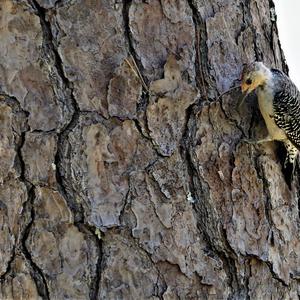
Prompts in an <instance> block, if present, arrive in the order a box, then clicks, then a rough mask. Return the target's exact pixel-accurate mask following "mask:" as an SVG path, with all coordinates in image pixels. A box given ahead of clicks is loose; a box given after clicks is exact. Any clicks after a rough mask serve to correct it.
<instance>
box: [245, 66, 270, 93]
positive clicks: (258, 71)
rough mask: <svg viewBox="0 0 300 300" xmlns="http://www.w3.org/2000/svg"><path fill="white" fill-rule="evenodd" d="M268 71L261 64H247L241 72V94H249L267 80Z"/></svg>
mask: <svg viewBox="0 0 300 300" xmlns="http://www.w3.org/2000/svg"><path fill="white" fill-rule="evenodd" d="M269 76H270V70H269V69H268V68H267V67H266V66H265V65H264V64H263V63H262V62H257V61H256V62H253V63H250V64H247V65H246V66H245V67H244V69H243V72H242V78H241V79H242V82H241V89H242V93H243V94H245V93H246V94H249V93H251V92H252V91H254V90H255V89H257V88H258V87H259V86H263V85H264V84H265V83H266V81H267V80H268V79H269Z"/></svg>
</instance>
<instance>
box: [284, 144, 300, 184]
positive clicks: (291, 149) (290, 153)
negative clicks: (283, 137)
mask: <svg viewBox="0 0 300 300" xmlns="http://www.w3.org/2000/svg"><path fill="white" fill-rule="evenodd" d="M284 145H285V148H286V151H287V154H286V158H285V162H284V169H285V171H286V172H287V173H289V176H290V179H289V180H288V181H290V183H289V184H291V182H292V180H293V175H294V172H295V166H296V161H297V156H298V153H299V150H298V149H297V148H296V147H295V146H294V145H293V144H292V143H291V142H290V141H286V142H285V143H284Z"/></svg>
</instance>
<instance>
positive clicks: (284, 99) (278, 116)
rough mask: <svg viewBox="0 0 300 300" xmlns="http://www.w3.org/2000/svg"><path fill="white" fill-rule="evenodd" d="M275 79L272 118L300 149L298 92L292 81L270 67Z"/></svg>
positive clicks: (299, 104)
mask: <svg viewBox="0 0 300 300" xmlns="http://www.w3.org/2000/svg"><path fill="white" fill-rule="evenodd" d="M272 73H273V76H276V80H275V84H276V87H275V90H276V91H275V94H274V99H273V108H274V120H275V123H276V125H277V126H278V127H279V128H281V129H282V130H283V131H284V132H285V134H286V135H287V137H288V138H289V140H290V141H291V142H292V143H293V144H294V146H295V147H296V148H298V149H299V150H300V93H299V91H298V89H297V87H296V86H295V85H294V83H293V82H292V81H291V80H290V78H289V77H287V76H286V75H285V74H283V73H282V72H281V71H279V70H274V69H272Z"/></svg>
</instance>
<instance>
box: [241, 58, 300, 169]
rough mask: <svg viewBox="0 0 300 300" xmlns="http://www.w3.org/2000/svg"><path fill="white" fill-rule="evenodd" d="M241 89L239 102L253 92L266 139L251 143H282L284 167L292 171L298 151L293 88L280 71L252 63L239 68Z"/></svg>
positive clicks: (299, 128)
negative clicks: (290, 165)
mask: <svg viewBox="0 0 300 300" xmlns="http://www.w3.org/2000/svg"><path fill="white" fill-rule="evenodd" d="M241 90H242V93H243V94H244V97H243V99H242V101H243V100H244V99H245V98H246V96H247V95H248V94H249V93H251V92H252V91H256V94H257V98H258V104H259V109H260V112H261V114H262V116H263V118H264V120H265V123H266V126H267V129H268V136H267V137H265V138H264V139H261V140H258V141H255V142H254V143H263V142H270V141H281V142H283V143H284V145H285V148H286V150H287V156H286V159H285V164H284V166H285V167H286V165H287V163H288V162H290V163H291V164H292V166H293V171H294V168H295V162H296V158H297V155H298V152H299V150H300V93H299V91H298V89H297V87H296V86H295V84H294V83H293V82H292V81H291V79H290V78H289V77H288V76H286V75H285V74H284V73H283V72H281V71H280V70H277V69H269V68H268V67H266V66H265V65H264V64H263V63H262V62H253V63H250V64H248V65H246V66H245V67H244V69H243V72H242V78H241ZM242 101H241V103H240V105H241V104H242Z"/></svg>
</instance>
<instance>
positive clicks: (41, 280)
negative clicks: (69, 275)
mask: <svg viewBox="0 0 300 300" xmlns="http://www.w3.org/2000/svg"><path fill="white" fill-rule="evenodd" d="M34 199H35V187H32V188H31V189H30V190H29V192H28V203H27V207H28V209H29V210H30V221H29V223H28V224H27V226H26V228H25V230H24V233H23V235H22V241H21V244H22V252H23V254H24V256H25V258H26V259H27V261H28V262H29V264H30V266H31V268H32V272H31V276H32V278H33V279H34V281H35V283H36V286H37V290H38V293H39V295H40V296H41V297H42V298H43V299H46V300H50V294H49V290H48V285H47V279H46V277H45V275H44V273H43V271H42V270H41V268H39V267H38V265H37V264H36V263H35V262H34V261H33V259H32V256H31V253H30V251H29V250H28V249H27V246H26V241H27V239H28V236H29V234H30V230H31V228H32V225H33V223H34V220H35V210H34Z"/></svg>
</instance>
